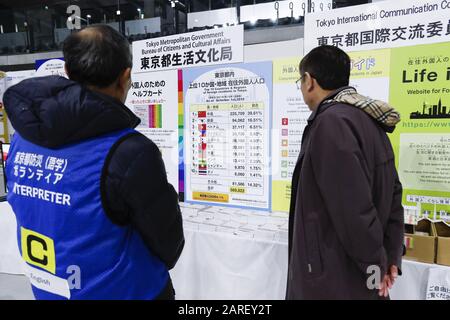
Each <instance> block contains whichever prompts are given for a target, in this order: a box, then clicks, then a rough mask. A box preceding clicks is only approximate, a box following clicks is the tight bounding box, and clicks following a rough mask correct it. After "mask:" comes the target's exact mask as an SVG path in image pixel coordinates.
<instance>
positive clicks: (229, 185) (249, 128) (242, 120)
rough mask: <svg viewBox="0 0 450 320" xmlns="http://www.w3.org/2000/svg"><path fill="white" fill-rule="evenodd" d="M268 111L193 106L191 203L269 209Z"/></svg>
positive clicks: (260, 106) (254, 106)
mask: <svg viewBox="0 0 450 320" xmlns="http://www.w3.org/2000/svg"><path fill="white" fill-rule="evenodd" d="M265 108H266V106H265V104H264V103H263V102H243V103H214V104H193V105H191V107H190V121H189V125H190V130H189V135H190V137H189V140H188V141H189V143H190V144H191V147H192V149H191V150H192V155H191V156H192V159H191V160H192V161H191V164H190V189H191V190H192V200H198V201H211V202H217V203H224V204H227V203H229V204H240V205H245V203H248V204H252V205H253V206H255V205H256V206H258V205H261V206H265V205H267V201H266V198H267V192H268V188H267V187H266V186H267V183H266V181H265V180H266V177H267V170H266V168H267V161H268V147H267V143H266V139H265V138H266V137H265V135H266V132H265V129H264V124H265V120H267V119H265V117H266V115H265Z"/></svg>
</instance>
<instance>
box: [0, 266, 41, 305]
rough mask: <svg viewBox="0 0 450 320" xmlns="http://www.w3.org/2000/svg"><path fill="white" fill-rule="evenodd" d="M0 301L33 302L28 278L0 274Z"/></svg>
mask: <svg viewBox="0 0 450 320" xmlns="http://www.w3.org/2000/svg"><path fill="white" fill-rule="evenodd" d="M0 300H34V296H33V292H32V291H31V284H30V281H29V280H28V278H27V277H25V276H22V275H12V274H5V273H0Z"/></svg>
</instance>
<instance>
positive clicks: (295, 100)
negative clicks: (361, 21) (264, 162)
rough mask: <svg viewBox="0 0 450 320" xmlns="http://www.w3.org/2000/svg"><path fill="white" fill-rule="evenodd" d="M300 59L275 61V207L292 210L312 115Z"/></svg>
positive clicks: (273, 145) (273, 193) (273, 209)
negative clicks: (301, 86)
mask: <svg viewBox="0 0 450 320" xmlns="http://www.w3.org/2000/svg"><path fill="white" fill-rule="evenodd" d="M300 61H301V58H300V57H295V58H287V59H280V60H275V61H274V63H273V89H274V91H273V111H272V119H273V122H272V211H281V212H288V211H289V205H290V199H291V180H292V174H293V172H294V169H295V165H296V163H297V159H298V156H299V154H300V148H301V142H302V136H303V131H304V129H305V127H306V125H307V120H308V118H309V116H310V115H311V111H310V110H309V108H308V106H307V105H306V104H305V103H304V101H303V96H302V93H301V91H300V90H299V89H298V88H297V85H296V81H297V80H298V79H299V78H300V72H299V63H300Z"/></svg>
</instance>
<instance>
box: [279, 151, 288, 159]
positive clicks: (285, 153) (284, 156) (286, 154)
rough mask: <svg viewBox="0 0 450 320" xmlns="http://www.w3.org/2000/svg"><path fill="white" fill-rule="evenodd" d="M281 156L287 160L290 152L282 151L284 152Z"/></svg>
mask: <svg viewBox="0 0 450 320" xmlns="http://www.w3.org/2000/svg"><path fill="white" fill-rule="evenodd" d="M281 156H282V157H283V158H286V157H287V156H288V151H287V150H282V151H281Z"/></svg>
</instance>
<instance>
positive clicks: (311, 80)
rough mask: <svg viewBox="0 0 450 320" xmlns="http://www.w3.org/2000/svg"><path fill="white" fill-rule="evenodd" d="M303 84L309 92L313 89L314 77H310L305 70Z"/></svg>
mask: <svg viewBox="0 0 450 320" xmlns="http://www.w3.org/2000/svg"><path fill="white" fill-rule="evenodd" d="M304 77H305V86H306V90H308V91H309V92H311V91H313V90H314V87H315V85H316V83H315V82H314V81H315V79H314V78H313V77H311V75H310V74H309V72H305V75H304Z"/></svg>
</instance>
